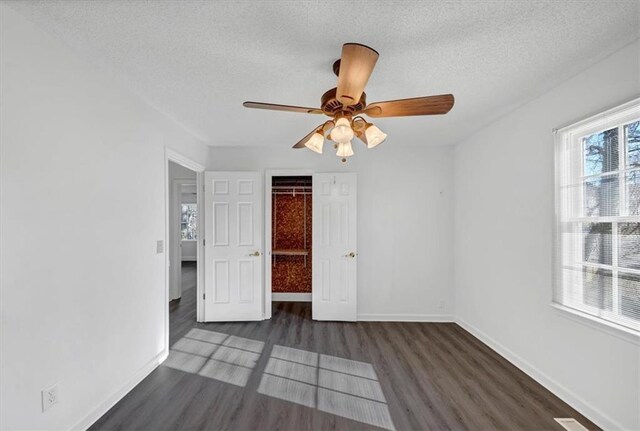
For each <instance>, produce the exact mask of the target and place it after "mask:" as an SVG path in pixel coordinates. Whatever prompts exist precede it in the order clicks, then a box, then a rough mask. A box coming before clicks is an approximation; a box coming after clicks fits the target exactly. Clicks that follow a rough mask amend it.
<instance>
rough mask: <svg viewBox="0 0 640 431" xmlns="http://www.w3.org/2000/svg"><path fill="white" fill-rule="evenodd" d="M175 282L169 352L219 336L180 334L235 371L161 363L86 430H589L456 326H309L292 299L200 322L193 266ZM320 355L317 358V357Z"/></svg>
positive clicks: (307, 308) (307, 310) (306, 313)
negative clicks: (266, 314) (564, 423)
mask: <svg viewBox="0 0 640 431" xmlns="http://www.w3.org/2000/svg"><path fill="white" fill-rule="evenodd" d="M182 274H183V296H182V298H181V299H180V300H178V301H173V302H172V303H170V304H169V310H170V343H171V345H172V346H173V345H174V344H176V343H178V344H177V345H176V347H177V348H178V349H181V350H182V352H181V354H183V355H184V354H193V355H201V356H202V357H206V356H207V355H209V354H211V356H213V355H215V353H213V352H214V351H217V347H215V348H214V347H211V348H209V347H208V346H207V345H206V344H202V343H206V342H207V340H209V341H210V342H215V341H218V340H220V336H217V335H215V334H211V333H210V332H206V333H202V334H199V335H198V334H195V333H193V332H192V333H191V336H190V338H185V339H184V340H183V337H185V335H187V334H188V333H189V331H190V330H192V329H193V328H199V329H200V330H203V331H214V332H216V333H221V334H225V336H233V337H234V338H225V339H226V340H227V341H226V344H225V351H224V352H220V353H219V354H218V356H219V358H218V359H220V360H222V361H230V362H235V363H227V362H224V363H223V365H222V366H221V367H220V368H219V369H216V368H214V369H211V367H212V366H214V365H215V364H213V365H212V364H209V365H208V367H209V368H207V369H204V370H203V371H202V370H201V371H199V372H200V374H202V375H199V374H198V372H192V373H189V372H184V371H180V370H177V369H172V368H170V367H168V366H165V365H161V366H160V367H158V368H157V369H156V370H155V371H153V372H152V373H151V374H150V375H149V376H148V377H147V378H146V379H144V380H143V381H142V382H141V383H140V384H139V385H138V386H136V387H135V388H134V389H133V390H132V391H131V392H129V393H128V394H127V395H126V396H125V397H124V398H123V399H122V400H121V401H120V402H118V403H117V404H116V405H115V406H114V407H113V408H111V409H110V410H109V411H108V412H107V413H106V414H105V415H104V416H103V417H102V418H100V419H99V420H98V421H97V422H96V423H95V424H94V425H93V426H92V427H91V429H92V430H169V429H171V430H242V431H244V430H292V431H293V430H295V431H303V430H368V429H372V430H375V429H378V430H379V429H396V430H461V431H466V430H471V431H475V430H482V431H484V430H531V431H534V430H535V431H538V430H557V431H561V429H562V428H561V427H560V426H559V425H558V424H557V423H556V422H555V421H554V420H553V418H554V417H574V418H575V419H577V420H578V421H579V422H580V423H582V424H583V425H584V426H585V427H587V428H588V429H590V430H597V429H599V428H598V427H597V426H595V425H594V424H593V423H591V422H590V421H589V420H587V419H586V418H585V417H584V416H582V415H580V414H579V413H578V412H577V411H575V410H574V409H573V408H571V407H570V406H569V405H567V404H566V403H564V402H563V401H561V400H560V399H558V398H557V397H556V396H554V395H553V394H551V393H550V392H549V391H548V390H546V389H545V388H544V387H542V386H541V385H540V384H538V383H537V382H535V381H534V380H533V379H531V378H530V377H528V376H527V375H526V374H525V373H523V372H522V371H520V370H519V369H517V368H516V367H514V366H513V365H512V364H511V363H509V362H508V361H507V360H506V359H504V358H502V357H501V356H499V355H498V354H497V353H496V352H494V351H493V350H491V349H490V348H489V347H488V346H486V345H485V344H483V343H482V342H480V341H479V340H478V339H476V338H475V337H474V336H473V335H471V334H470V333H468V332H467V331H465V330H464V329H462V328H461V327H460V326H458V325H456V324H453V323H393V322H357V323H345V322H317V321H313V320H312V319H311V304H310V303H301V302H296V303H274V304H273V317H272V319H270V320H266V321H261V322H233V323H208V324H200V323H196V321H195V317H196V289H195V282H196V277H195V274H196V269H195V265H193V264H188V265H185V267H183V272H182ZM195 338H197V339H198V340H199V341H198V342H192V341H190V340H193V339H195ZM180 340H182V341H180ZM256 341H257V342H258V343H256ZM260 343H264V344H260ZM214 344H215V346H217V345H218V344H216V343H214ZM280 346H282V347H280ZM286 348H293V349H298V353H297V354H294V353H295V352H293V351H290V352H289V353H290V354H285V353H286V351H287V350H286ZM234 349H235V350H234ZM274 349H275V350H274ZM272 351H274V352H275V353H274V357H278V358H279V359H277V361H285V362H274V361H273V360H272V362H271V365H270V366H269V367H268V368H267V364H269V359H270V357H271V353H272ZM300 351H304V352H300ZM283 352H284V353H283ZM223 353H224V354H223ZM321 355H328V356H325V360H324V361H321V360H320V359H319V358H321ZM310 358H318V360H317V364H316V363H313V359H310ZM332 358H333V359H332ZM336 358H337V359H336ZM181 359H182V360H185V359H189V358H181ZM207 360H208V361H210V360H211V359H210V358H207ZM286 361H290V362H286ZM309 361H311V363H310V362H309ZM349 361H358V362H349ZM189 363H190V364H201V363H203V361H201V360H198V359H197V358H196V359H195V360H191V362H189ZM276 363H277V365H278V366H277V367H276V366H274V364H276ZM358 363H363V364H364V365H363V364H360V366H358ZM300 364H304V365H300ZM233 367H245V368H242V370H240V373H241V374H242V375H243V376H246V375H247V374H248V375H249V376H248V379H245V378H244V377H243V378H242V379H237V380H235V381H234V382H235V384H230V383H226V382H224V381H221V380H218V379H216V377H217V376H218V377H219V378H220V379H227V378H228V377H227V376H228V373H227V374H225V373H226V372H227V371H228V370H227V369H229V370H231V371H233V372H235V373H236V374H237V372H238V370H235V371H234V370H233ZM325 367H326V368H325ZM315 369H317V372H318V374H317V375H316V376H312V375H310V374H309V373H310V372H311V370H315ZM286 370H290V372H288V373H287V372H286ZM301 370H303V371H304V373H303V374H300V373H301V372H302V371H301ZM265 373H266V374H265ZM340 373H345V374H342V375H343V376H344V378H342V380H341V374H340ZM287 374H288V375H287ZM274 375H275V376H276V377H275V378H274V377H270V376H274ZM265 376H266V378H265ZM318 376H320V378H318ZM282 379H289V380H282ZM296 379H297V380H296ZM359 379H364V380H359ZM245 382H246V384H245V385H244V386H242V384H244V383H245ZM296 382H301V384H297V383H296ZM323 382H324V383H323ZM323 384H324V385H325V386H327V387H322V386H320V385H323ZM304 385H308V386H304ZM259 388H260V392H265V393H270V391H271V393H273V394H274V395H278V394H281V395H280V396H279V397H280V398H288V399H290V400H293V401H298V402H291V401H287V400H284V399H280V398H278V397H276V396H269V395H267V394H265V393H260V392H259ZM265 388H266V389H265ZM283 388H284V389H286V388H289V392H287V393H286V394H285V395H282V391H283V390H284V389H283ZM309 391H311V392H309ZM318 394H320V401H319V398H318ZM296 397H304V400H303V399H302V398H300V400H297V398H296ZM310 397H311V398H310ZM311 399H313V401H310V400H311ZM302 404H306V405H302ZM309 405H311V406H309ZM322 410H326V411H322ZM345 416H346V417H345ZM388 418H390V420H391V421H392V425H390V424H391V422H389V421H388ZM367 421H368V423H367ZM376 424H378V425H381V426H382V427H383V428H379V427H377V426H375V425H376Z"/></svg>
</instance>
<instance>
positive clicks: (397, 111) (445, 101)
mask: <svg viewBox="0 0 640 431" xmlns="http://www.w3.org/2000/svg"><path fill="white" fill-rule="evenodd" d="M453 102H454V98H453V94H441V95H439V96H427V97H415V98H413V99H401V100H389V101H387V102H375V103H371V104H370V105H367V108H366V109H365V110H364V111H363V112H364V113H365V114H367V115H368V116H370V117H408V116H411V115H441V114H446V113H447V112H449V111H450V110H451V108H452V107H453Z"/></svg>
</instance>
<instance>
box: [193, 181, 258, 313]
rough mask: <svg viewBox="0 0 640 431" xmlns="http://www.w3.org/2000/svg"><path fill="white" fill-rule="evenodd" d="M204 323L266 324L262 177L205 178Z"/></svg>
mask: <svg viewBox="0 0 640 431" xmlns="http://www.w3.org/2000/svg"><path fill="white" fill-rule="evenodd" d="M204 177H205V186H204V194H205V212H204V215H205V253H204V254H205V258H204V260H205V263H204V264H205V266H204V269H205V320H206V321H208V322H212V321H217V322H219V321H233V320H261V319H262V299H263V294H262V293H263V292H262V262H263V258H262V237H263V236H262V217H263V214H262V176H261V175H260V174H259V173H258V172H205V176H204Z"/></svg>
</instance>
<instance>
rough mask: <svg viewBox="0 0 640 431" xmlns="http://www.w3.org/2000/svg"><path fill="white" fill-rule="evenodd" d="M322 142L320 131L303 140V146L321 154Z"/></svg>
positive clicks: (322, 137)
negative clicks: (305, 140)
mask: <svg viewBox="0 0 640 431" xmlns="http://www.w3.org/2000/svg"><path fill="white" fill-rule="evenodd" d="M323 144H324V136H322V134H321V133H318V132H316V133H314V134H313V135H311V137H310V138H309V140H308V141H307V142H305V144H304V146H305V147H307V148H308V149H310V150H311V151H315V152H316V153H318V154H322V145H323Z"/></svg>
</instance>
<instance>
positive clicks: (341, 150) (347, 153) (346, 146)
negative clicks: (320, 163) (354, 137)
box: [336, 141, 353, 157]
mask: <svg viewBox="0 0 640 431" xmlns="http://www.w3.org/2000/svg"><path fill="white" fill-rule="evenodd" d="M336 155H337V156H338V157H351V156H353V148H352V147H351V141H348V142H345V143H342V142H340V143H338V152H337V153H336Z"/></svg>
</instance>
